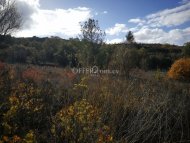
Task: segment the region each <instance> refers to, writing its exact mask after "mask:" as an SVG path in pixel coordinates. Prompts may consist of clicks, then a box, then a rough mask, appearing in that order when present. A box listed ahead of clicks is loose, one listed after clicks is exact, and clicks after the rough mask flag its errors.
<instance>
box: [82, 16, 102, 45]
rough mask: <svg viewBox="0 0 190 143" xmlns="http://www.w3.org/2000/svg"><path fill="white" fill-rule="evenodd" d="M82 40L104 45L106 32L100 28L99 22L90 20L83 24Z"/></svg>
mask: <svg viewBox="0 0 190 143" xmlns="http://www.w3.org/2000/svg"><path fill="white" fill-rule="evenodd" d="M81 32H82V35H81V39H82V40H87V41H88V42H91V43H95V44H102V42H103V40H104V37H105V32H104V31H102V30H101V29H100V27H99V24H98V20H94V19H90V18H89V19H88V20H87V21H85V22H84V23H83V24H81Z"/></svg>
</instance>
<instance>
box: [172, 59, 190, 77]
mask: <svg viewBox="0 0 190 143" xmlns="http://www.w3.org/2000/svg"><path fill="white" fill-rule="evenodd" d="M168 77H169V78H171V79H176V80H186V81H190V58H182V59H179V60H177V61H175V62H174V64H173V65H172V66H171V68H170V70H169V71H168Z"/></svg>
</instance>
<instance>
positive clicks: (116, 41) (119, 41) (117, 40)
mask: <svg viewBox="0 0 190 143" xmlns="http://www.w3.org/2000/svg"><path fill="white" fill-rule="evenodd" d="M123 41H124V40H123V39H120V38H116V39H112V40H106V43H107V44H117V43H122V42H123Z"/></svg>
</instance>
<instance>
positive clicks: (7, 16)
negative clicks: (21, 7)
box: [0, 0, 22, 35]
mask: <svg viewBox="0 0 190 143" xmlns="http://www.w3.org/2000/svg"><path fill="white" fill-rule="evenodd" d="M21 23H22V18H21V15H20V13H19V12H18V10H17V8H16V3H15V1H12V0H0V35H7V34H10V33H12V32H13V31H14V30H16V29H19V28H20V27H21Z"/></svg>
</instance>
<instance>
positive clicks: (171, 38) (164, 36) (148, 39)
mask: <svg viewBox="0 0 190 143" xmlns="http://www.w3.org/2000/svg"><path fill="white" fill-rule="evenodd" d="M134 36H135V39H136V41H137V42H142V43H170V44H176V45H183V44H184V43H186V42H188V41H190V27H188V28H186V29H173V30H170V31H168V32H166V31H164V30H162V29H159V28H147V27H145V28H141V29H140V30H139V31H137V32H135V33H134Z"/></svg>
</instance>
